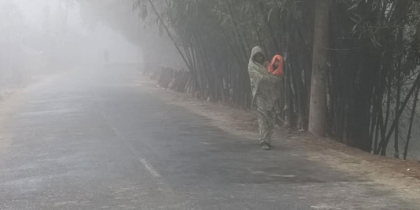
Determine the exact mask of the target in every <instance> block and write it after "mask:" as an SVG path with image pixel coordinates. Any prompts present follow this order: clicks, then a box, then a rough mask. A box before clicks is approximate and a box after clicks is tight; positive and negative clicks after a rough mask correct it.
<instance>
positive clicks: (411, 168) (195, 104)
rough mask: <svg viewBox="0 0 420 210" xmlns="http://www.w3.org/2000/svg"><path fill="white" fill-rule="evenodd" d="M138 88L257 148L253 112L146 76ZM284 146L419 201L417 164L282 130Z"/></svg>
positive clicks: (277, 142) (279, 141) (279, 138)
mask: <svg viewBox="0 0 420 210" xmlns="http://www.w3.org/2000/svg"><path fill="white" fill-rule="evenodd" d="M138 85H139V86H140V87H141V88H142V90H145V91H147V92H150V93H153V95H154V96H156V97H158V98H159V99H161V100H163V101H165V102H166V103H168V104H173V105H177V106H181V107H184V108H186V109H188V110H189V111H191V112H193V113H196V114H198V115H201V116H204V117H206V118H208V119H210V120H211V123H212V124H213V125H214V126H216V127H218V128H220V129H223V130H225V131H227V132H230V133H232V134H233V135H237V136H240V137H241V139H244V141H255V142H256V149H258V145H257V140H256V139H258V133H257V130H258V127H257V124H256V114H255V112H254V111H250V110H241V109H238V108H235V107H231V106H227V105H223V104H215V103H209V102H206V101H199V100H196V99H194V98H192V97H190V95H188V94H183V93H176V92H172V91H165V90H163V89H160V88H158V87H156V82H155V81H152V80H149V79H148V78H146V77H140V78H139V80H138ZM285 144H287V145H288V146H293V147H296V148H299V149H302V151H304V152H303V155H305V156H306V157H307V159H309V160H311V161H315V162H317V163H320V164H324V165H327V166H328V167H330V168H332V169H334V170H337V171H341V172H343V173H346V174H349V175H352V176H355V177H359V178H361V179H363V180H367V181H368V182H370V183H372V184H374V185H375V186H377V187H378V188H379V187H380V188H384V187H385V188H387V189H391V190H393V191H394V192H395V193H396V194H397V195H398V196H399V197H401V198H403V199H409V200H418V198H420V164H419V163H418V162H414V161H402V160H397V159H394V158H390V157H380V156H375V155H372V154H369V153H366V152H363V151H360V150H357V149H354V148H351V147H348V146H346V145H343V144H340V143H338V142H335V141H332V140H329V139H325V138H318V137H315V136H313V135H311V134H309V133H307V132H289V131H287V130H285V129H281V128H279V129H278V130H277V131H276V133H275V134H274V136H273V145H274V147H281V146H282V145H285ZM272 152H276V151H275V150H274V151H272Z"/></svg>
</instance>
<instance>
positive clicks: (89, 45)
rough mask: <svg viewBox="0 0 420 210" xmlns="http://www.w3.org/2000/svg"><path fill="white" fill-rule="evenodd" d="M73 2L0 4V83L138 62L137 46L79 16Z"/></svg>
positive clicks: (23, 0)
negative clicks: (106, 52) (79, 69)
mask: <svg viewBox="0 0 420 210" xmlns="http://www.w3.org/2000/svg"><path fill="white" fill-rule="evenodd" d="M80 6H81V5H80V3H79V2H78V1H74V0H0V19H1V21H0V63H1V64H0V74H1V75H0V76H1V80H0V83H1V84H0V85H1V86H8V85H13V84H18V83H25V82H28V80H30V78H31V77H32V76H36V75H39V74H50V73H55V72H60V71H70V70H72V69H74V68H76V67H77V66H81V65H85V64H103V63H104V62H105V58H104V54H105V51H108V52H109V63H110V64H117V63H129V64H134V65H140V64H141V63H143V53H142V47H141V45H138V44H134V43H133V42H131V41H129V40H128V39H127V38H126V36H124V35H123V34H122V33H121V32H120V31H118V30H115V29H112V28H111V27H109V26H108V25H107V24H105V23H104V22H101V21H96V22H95V23H94V24H93V25H92V24H91V25H89V24H87V23H86V21H85V20H84V19H82V17H81V12H80V11H81V9H80Z"/></svg>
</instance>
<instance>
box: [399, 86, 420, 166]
mask: <svg viewBox="0 0 420 210" xmlns="http://www.w3.org/2000/svg"><path fill="white" fill-rule="evenodd" d="M419 90H420V86H418V87H417V90H416V93H415V95H414V102H413V109H412V110H411V116H410V126H409V127H408V132H407V141H406V142H405V147H404V154H403V155H404V160H407V153H408V145H409V143H410V139H411V128H412V127H413V119H414V114H415V113H416V108H417V101H418V98H419Z"/></svg>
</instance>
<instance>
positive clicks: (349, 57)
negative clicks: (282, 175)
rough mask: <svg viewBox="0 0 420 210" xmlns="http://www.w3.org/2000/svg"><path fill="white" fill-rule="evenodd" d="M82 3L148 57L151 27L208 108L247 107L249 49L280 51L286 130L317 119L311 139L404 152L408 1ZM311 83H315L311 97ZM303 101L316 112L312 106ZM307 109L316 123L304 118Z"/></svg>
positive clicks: (415, 83) (410, 70) (412, 50)
mask: <svg viewBox="0 0 420 210" xmlns="http://www.w3.org/2000/svg"><path fill="white" fill-rule="evenodd" d="M83 2H84V3H82V2H81V3H82V8H83V9H82V11H85V15H86V16H88V15H87V14H89V15H91V14H96V16H95V17H96V18H97V19H101V20H105V21H106V22H107V23H108V24H110V25H111V26H112V27H114V28H117V29H119V30H121V31H122V32H123V33H124V34H126V35H127V37H129V39H130V40H132V41H133V42H135V43H139V45H140V46H141V47H143V48H144V50H145V51H148V52H152V51H153V50H154V49H159V48H157V47H156V46H154V45H153V44H152V45H150V44H148V45H147V44H144V43H150V42H147V37H145V36H142V35H141V34H142V33H141V31H144V27H145V25H146V27H150V25H152V26H153V25H154V26H156V27H155V29H158V30H157V31H159V32H160V33H161V34H163V36H164V37H166V38H167V39H166V40H171V41H172V42H173V44H174V46H176V49H177V51H178V52H179V55H180V59H182V60H183V61H184V62H185V65H186V66H187V68H188V70H189V71H190V72H191V76H192V77H191V79H190V91H191V92H193V93H194V94H195V95H196V96H199V97H201V98H206V99H207V98H209V99H210V100H211V101H217V102H219V101H227V100H228V99H229V98H233V103H234V104H235V105H237V106H241V107H244V108H246V107H249V106H250V94H249V93H250V87H249V75H248V73H247V63H248V59H249V54H250V51H251V48H252V47H253V46H255V45H260V46H262V47H263V48H264V49H265V50H266V54H267V55H269V56H270V57H271V56H273V55H274V54H281V55H283V56H284V57H285V78H284V81H285V82H284V88H283V90H284V94H283V99H282V102H283V103H282V110H284V111H283V113H282V116H283V117H284V119H285V121H286V123H287V125H289V126H290V127H291V128H298V129H300V128H303V129H308V125H309V124H310V123H309V122H310V121H312V122H324V123H317V124H318V125H319V124H322V125H323V126H321V133H319V132H317V133H318V134H321V135H322V134H325V135H328V136H330V137H332V138H335V139H337V140H338V141H342V142H345V143H347V144H349V145H351V146H354V147H357V148H360V149H362V150H364V151H367V152H373V153H375V154H381V155H386V151H387V147H388V145H393V147H394V156H395V157H397V158H399V157H401V155H400V152H399V151H400V148H399V147H400V146H401V145H403V146H404V148H403V150H404V153H403V156H404V158H405V157H406V155H407V149H408V145H409V141H410V138H411V132H412V130H413V129H412V126H413V124H416V121H415V119H416V118H417V113H416V102H417V99H418V93H419V88H420V74H419V68H418V64H419V50H420V49H419V43H420V30H419V29H420V28H419V20H420V19H419V14H420V13H419V9H420V7H419V6H420V5H419V2H418V1H415V0H404V1H401V0H316V1H296V0H259V1H256V0H165V1H153V0H135V1H132V2H131V1H116V0H105V1H103V0H89V1H83ZM129 10H130V11H132V12H131V13H127V11H129ZM133 16H135V17H136V18H135V19H134V18H133ZM90 18H91V16H90ZM90 21H92V19H90ZM142 43H143V45H142ZM154 44H156V43H154ZM163 54H165V53H164V51H160V52H156V53H155V55H163ZM313 72H316V74H315V73H314V74H315V75H314V76H313V75H312V73H313ZM311 81H312V83H311ZM313 81H317V85H318V86H316V87H315V89H314V86H313V87H312V94H311V84H312V85H314V82H313ZM319 88H320V89H319ZM314 90H321V91H314ZM323 90H325V91H323ZM311 100H312V101H314V100H320V104H321V105H322V106H323V107H321V108H320V107H319V106H318V107H313V104H311V103H310V102H311ZM318 104H319V103H318ZM311 109H313V110H311ZM311 111H312V112H313V113H317V112H318V111H320V112H321V113H322V114H321V117H320V116H317V117H316V118H317V119H314V117H313V115H310V112H311ZM309 116H311V117H309ZM413 122H414V123H413ZM417 125H418V124H417ZM403 132H404V133H403ZM391 143H392V144H391Z"/></svg>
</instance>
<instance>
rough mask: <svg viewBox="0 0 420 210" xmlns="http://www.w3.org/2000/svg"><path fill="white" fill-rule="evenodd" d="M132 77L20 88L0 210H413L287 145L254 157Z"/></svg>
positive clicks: (0, 171)
mask: <svg viewBox="0 0 420 210" xmlns="http://www.w3.org/2000/svg"><path fill="white" fill-rule="evenodd" d="M135 78H136V72H135V71H133V70H131V69H129V68H125V67H119V68H115V67H113V68H111V67H108V68H104V67H84V68H79V69H78V70H75V71H73V72H71V73H65V74H62V75H59V76H55V77H53V78H52V79H49V80H47V81H46V82H44V83H42V84H39V85H36V86H35V87H33V88H30V89H28V90H27V91H26V96H25V100H24V102H23V104H22V108H21V109H20V110H19V112H18V113H17V114H16V115H15V116H14V117H13V120H12V121H11V122H10V124H8V128H9V129H8V130H9V132H10V136H11V140H10V143H9V145H8V146H7V147H5V148H4V149H2V150H1V152H0V209H3V210H11V209H15V210H29V209H40V210H49V209H71V210H74V209H142V210H148V209H208V210H214V209H238V210H244V209H285V210H287V209H292V210H293V209H416V206H414V205H412V204H410V203H405V202H403V201H402V200H400V199H398V198H397V197H396V196H395V195H394V193H393V192H391V191H383V190H378V189H377V188H376V187H375V186H373V185H372V184H370V182H368V181H366V180H363V179H360V178H354V177H349V176H347V175H344V174H341V173H339V172H335V171H334V170H332V169H329V168H327V167H325V166H321V165H317V164H315V163H313V162H310V161H308V160H306V159H305V158H304V156H303V155H301V154H300V153H301V151H299V150H297V149H294V148H289V147H287V146H282V147H280V148H277V149H276V150H274V151H270V152H266V151H261V150H259V149H258V147H257V146H256V142H251V141H243V140H241V139H239V137H236V136H232V135H230V134H228V133H226V132H224V131H222V130H220V129H217V128H215V127H212V126H211V124H210V122H209V120H208V119H206V118H203V117H200V116H197V115H195V114H192V113H190V112H188V110H185V109H183V108H180V107H176V106H171V105H167V104H165V103H163V102H162V101H159V100H158V99H157V98H155V97H154V96H153V95H151V94H149V93H147V92H146V91H144V90H142V89H141V88H139V87H138V86H136V84H135V80H136V79H135Z"/></svg>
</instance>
